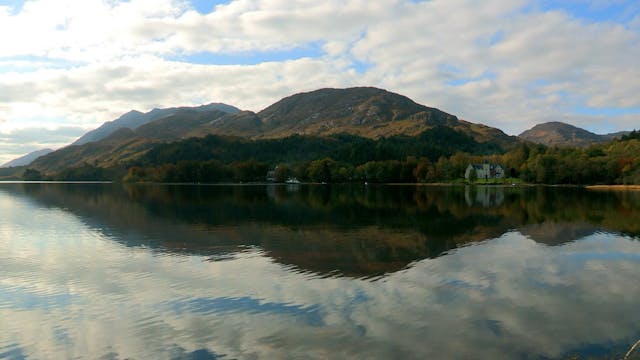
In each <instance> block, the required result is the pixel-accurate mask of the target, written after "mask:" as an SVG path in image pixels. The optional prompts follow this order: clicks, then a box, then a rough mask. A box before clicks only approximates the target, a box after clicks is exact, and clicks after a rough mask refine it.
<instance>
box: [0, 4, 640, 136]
mask: <svg viewBox="0 0 640 360" xmlns="http://www.w3.org/2000/svg"><path fill="white" fill-rule="evenodd" d="M523 9H526V10H523ZM637 23H638V18H637V17H636V19H635V20H633V21H630V22H629V23H628V24H618V23H616V22H615V21H608V22H590V21H588V20H586V19H584V18H578V17H573V16H572V14H571V13H570V12H569V11H567V10H562V11H546V12H545V11H542V10H540V9H539V7H536V6H532V3H531V2H529V1H526V0H519V1H507V0H491V1H483V2H477V1H468V0H454V1H427V2H412V1H403V0H384V1H375V2H372V1H364V0H350V1H338V0H332V1H323V2H318V1H309V0H300V1H282V0H260V1H249V0H235V1H232V2H230V3H228V4H224V5H218V6H217V7H216V8H215V11H214V12H212V13H210V14H207V15H202V14H199V13H197V12H196V11H194V10H192V9H190V8H189V5H188V3H187V2H185V1H178V0H158V1H155V0H154V1H151V0H131V1H127V2H118V1H110V2H105V1H101V0H86V1H74V0H64V1H61V0H55V1H54V0H32V1H27V2H26V3H25V4H24V7H23V8H22V9H21V10H20V11H17V12H14V11H10V10H9V9H8V8H6V7H4V8H2V10H0V33H3V34H13V36H10V37H7V38H6V39H4V38H3V44H2V46H1V47H0V111H1V114H0V117H1V118H5V119H7V120H8V121H7V122H5V123H4V124H2V125H1V126H2V127H0V130H1V129H4V130H5V131H6V130H8V129H16V128H20V127H24V126H25V125H24V123H25V122H29V124H31V121H27V120H26V119H35V118H38V117H41V118H59V119H65V120H64V121H65V123H66V124H69V125H71V126H82V127H95V126H97V125H99V124H100V123H101V122H103V121H107V120H110V119H113V118H114V117H116V116H117V115H119V114H121V113H124V112H126V111H128V110H130V109H132V108H136V109H139V110H148V109H149V108H151V107H153V106H175V105H186V104H197V103H206V102H211V101H223V102H228V103H230V104H232V105H235V106H238V107H241V108H245V109H250V110H260V109H261V108H262V107H264V106H266V105H268V104H270V103H272V102H274V101H276V100H278V99H279V98H280V97H282V96H287V95H290V94H292V93H295V92H299V91H305V90H311V89H314V88H320V87H327V86H335V87H344V86H351V85H371V86H378V87H383V88H386V89H388V90H391V91H395V92H398V93H401V94H405V95H408V96H409V97H411V98H413V99H414V100H416V101H418V102H420V103H424V104H425V105H429V106H436V107H439V108H441V109H442V110H445V111H448V112H450V113H453V114H456V115H458V116H460V117H462V118H465V119H467V120H470V121H475V122H483V123H486V124H489V125H492V126H497V127H500V128H503V129H505V130H507V131H508V132H510V133H518V132H520V131H522V130H524V129H526V128H528V127H530V126H532V125H533V124H535V123H539V122H543V121H549V120H561V119H569V120H571V121H572V123H574V124H576V125H580V124H581V123H584V122H589V123H591V124H593V123H594V122H598V121H603V120H606V121H607V122H608V123H611V124H614V126H615V128H616V129H624V128H628V124H629V120H628V118H629V116H631V115H633V109H636V108H638V107H640V101H639V100H638V99H637V97H635V96H632V95H631V94H637V93H638V92H639V90H640V81H638V80H639V78H640V70H638V67H637V66H636V65H635V59H637V58H640V34H639V33H638V31H637ZM634 24H636V25H634ZM634 26H635V27H634ZM634 29H636V30H634ZM310 44H313V45H312V46H313V47H316V48H318V49H319V51H321V52H324V54H323V55H321V56H317V55H313V56H314V57H313V58H304V57H302V58H298V59H290V60H286V59H283V60H278V61H273V62H267V63H265V62H263V63H260V61H257V64H255V65H225V66H222V65H198V64H190V63H188V62H177V61H172V60H170V59H171V58H184V59H189V55H190V54H199V53H207V52H214V53H220V54H231V55H234V56H235V57H237V58H238V59H242V54H246V55H247V56H253V57H255V58H257V59H260V53H262V52H271V53H273V52H282V51H285V52H286V51H290V50H292V49H296V48H304V47H307V46H309V45H310ZM301 53H302V54H304V51H301ZM205 57H206V56H205ZM298 57H299V56H298ZM285 58H286V55H285ZM210 59H212V61H214V62H215V57H210ZM356 64H366V71H365V72H364V73H358V71H356ZM576 107H583V108H585V107H596V108H630V109H631V110H630V111H631V112H630V114H631V115H629V114H626V115H625V114H624V112H622V115H619V116H610V117H608V118H606V119H602V117H598V116H595V115H594V116H585V115H581V114H580V113H576V112H575V111H574V109H575V108H576ZM49 125H50V124H47V126H49ZM59 125H61V124H59ZM595 127H596V128H597V127H598V126H597V125H596V126H595Z"/></svg>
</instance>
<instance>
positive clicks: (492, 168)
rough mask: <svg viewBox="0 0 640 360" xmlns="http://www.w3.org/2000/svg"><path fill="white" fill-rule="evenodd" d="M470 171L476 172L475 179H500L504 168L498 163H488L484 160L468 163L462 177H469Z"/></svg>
mask: <svg viewBox="0 0 640 360" xmlns="http://www.w3.org/2000/svg"><path fill="white" fill-rule="evenodd" d="M472 171H475V172H476V179H485V180H486V179H502V178H504V169H503V168H502V166H501V165H500V164H490V163H489V161H487V160H485V161H484V162H483V163H482V164H469V166H467V169H466V170H465V172H464V178H465V179H467V180H468V179H469V175H470V174H471V172H472Z"/></svg>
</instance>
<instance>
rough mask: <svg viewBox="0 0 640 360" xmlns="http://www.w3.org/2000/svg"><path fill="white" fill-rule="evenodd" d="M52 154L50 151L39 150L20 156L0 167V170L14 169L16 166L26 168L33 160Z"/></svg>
mask: <svg viewBox="0 0 640 360" xmlns="http://www.w3.org/2000/svg"><path fill="white" fill-rule="evenodd" d="M50 152H53V150H52V149H40V150H36V151H32V152H30V153H28V154H26V155H23V156H20V157H19V158H16V159H13V160H11V161H9V162H7V163H6V164H3V165H0V168H8V167H16V166H27V165H29V164H31V163H32V162H33V161H34V160H35V159H37V158H39V157H40V156H44V155H47V154H48V153H50Z"/></svg>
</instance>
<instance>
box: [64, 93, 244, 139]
mask: <svg viewBox="0 0 640 360" xmlns="http://www.w3.org/2000/svg"><path fill="white" fill-rule="evenodd" d="M210 111H219V112H223V113H225V114H233V113H236V112H239V111H240V109H238V108H236V107H234V106H231V105H227V104H222V103H211V104H209V105H202V106H198V107H177V108H168V109H153V110H151V111H149V112H147V113H142V112H140V111H137V110H131V111H129V112H128V113H126V114H124V115H122V116H120V117H119V118H117V119H115V120H113V121H107V122H106V123H104V124H102V126H100V127H99V128H97V129H95V130H91V131H89V132H88V133H86V134H84V135H83V136H81V137H80V138H79V139H78V140H76V141H75V142H74V143H72V144H71V145H82V144H86V143H89V142H93V141H99V140H102V139H104V138H105V137H107V136H109V135H110V134H111V133H113V132H114V131H116V130H118V129H121V128H129V129H132V130H135V129H137V128H138V127H140V126H142V125H145V124H148V123H150V122H153V121H155V120H158V119H162V118H165V117H171V116H173V117H176V116H180V115H181V114H185V113H194V112H196V113H206V112H210Z"/></svg>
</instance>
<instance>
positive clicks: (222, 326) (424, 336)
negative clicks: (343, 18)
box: [0, 183, 640, 359]
mask: <svg viewBox="0 0 640 360" xmlns="http://www.w3.org/2000/svg"><path fill="white" fill-rule="evenodd" d="M639 299H640V192H593V191H587V190H584V189H578V188H550V187H480V186H478V187H462V186H460V187H436V186H420V185H418V186H416V185H410V186H408V185H407V186H391V185H389V186H372V185H369V186H366V185H351V186H346V185H345V186H337V185H335V186H328V185H245V186H241V185H235V186H232V185H230V186H223V185H217V186H204V185H202V186H195V185H194V186H185V185H183V186H179V185H175V186H170V185H131V186H127V185H122V184H54V183H42V184H38V183H0V329H1V330H0V359H27V358H33V359H72V358H90V359H127V358H131V359H133V358H135V359H219V358H222V359H327V358H330V359H498V358H499V359H522V358H526V359H538V358H541V359H547V358H572V357H578V358H594V357H595V358H601V357H608V358H622V357H623V356H624V354H625V353H626V352H627V351H628V350H629V348H630V347H631V345H633V344H634V343H635V342H636V341H637V340H638V339H640V307H639V306H640V301H639ZM632 355H633V356H634V357H633V358H638V354H637V352H636V353H634V354H632Z"/></svg>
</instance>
